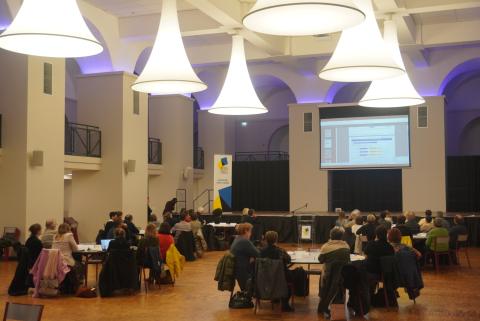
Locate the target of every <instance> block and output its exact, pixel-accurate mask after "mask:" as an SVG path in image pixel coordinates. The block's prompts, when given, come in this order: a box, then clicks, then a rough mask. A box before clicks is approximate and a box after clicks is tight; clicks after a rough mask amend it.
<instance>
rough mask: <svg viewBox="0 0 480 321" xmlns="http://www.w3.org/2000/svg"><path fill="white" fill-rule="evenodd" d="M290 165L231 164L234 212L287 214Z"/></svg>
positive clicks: (262, 163)
mask: <svg viewBox="0 0 480 321" xmlns="http://www.w3.org/2000/svg"><path fill="white" fill-rule="evenodd" d="M288 166H289V162H288V161H263V162H233V173H232V179H233V191H232V193H233V197H232V198H233V199H232V201H233V210H234V211H240V210H242V209H243V208H245V207H248V208H254V209H255V210H257V211H289V210H290V194H289V193H290V191H289V188H290V187H289V168H288Z"/></svg>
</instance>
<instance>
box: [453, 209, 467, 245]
mask: <svg viewBox="0 0 480 321" xmlns="http://www.w3.org/2000/svg"><path fill="white" fill-rule="evenodd" d="M467 234H468V230H467V227H466V226H465V220H464V218H463V216H462V215H460V214H457V215H455V217H454V218H453V226H452V227H451V228H450V231H449V236H450V249H456V248H457V240H458V236H459V235H467Z"/></svg>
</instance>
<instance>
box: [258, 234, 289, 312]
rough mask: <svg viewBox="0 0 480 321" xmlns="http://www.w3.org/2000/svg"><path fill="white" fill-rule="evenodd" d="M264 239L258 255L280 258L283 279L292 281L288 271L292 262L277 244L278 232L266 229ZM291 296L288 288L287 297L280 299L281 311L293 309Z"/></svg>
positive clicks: (274, 258)
mask: <svg viewBox="0 0 480 321" xmlns="http://www.w3.org/2000/svg"><path fill="white" fill-rule="evenodd" d="M265 241H266V242H267V246H266V247H264V248H263V249H262V250H261V251H260V257H261V258H268V259H272V260H282V261H283V263H284V270H285V279H286V281H287V282H292V275H291V273H290V270H289V269H288V265H289V264H290V263H291V262H292V258H291V257H290V255H289V254H288V253H287V252H286V251H285V250H284V249H282V248H280V247H278V246H277V241H278V233H277V232H275V231H268V232H267V233H265ZM291 296H292V292H291V289H290V288H289V289H288V297H286V298H283V299H282V311H284V312H292V311H294V309H293V308H292V307H291V306H290V304H289V301H290V297H291Z"/></svg>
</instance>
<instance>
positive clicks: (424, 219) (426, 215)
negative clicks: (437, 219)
mask: <svg viewBox="0 0 480 321" xmlns="http://www.w3.org/2000/svg"><path fill="white" fill-rule="evenodd" d="M427 217H432V211H431V210H426V211H425V217H424V218H422V219H420V221H419V222H418V225H420V227H421V226H422V225H423V224H425V221H426V219H427ZM432 221H433V219H432Z"/></svg>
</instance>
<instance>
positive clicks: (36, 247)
mask: <svg viewBox="0 0 480 321" xmlns="http://www.w3.org/2000/svg"><path fill="white" fill-rule="evenodd" d="M28 230H29V231H30V237H29V238H28V239H27V241H26V242H25V247H26V248H27V249H28V268H29V269H31V268H32V267H33V265H34V264H35V261H37V258H38V256H39V255H40V252H42V248H43V245H42V241H40V239H39V236H40V233H41V232H42V226H41V225H40V224H33V225H32V226H30V228H29V229H28Z"/></svg>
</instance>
